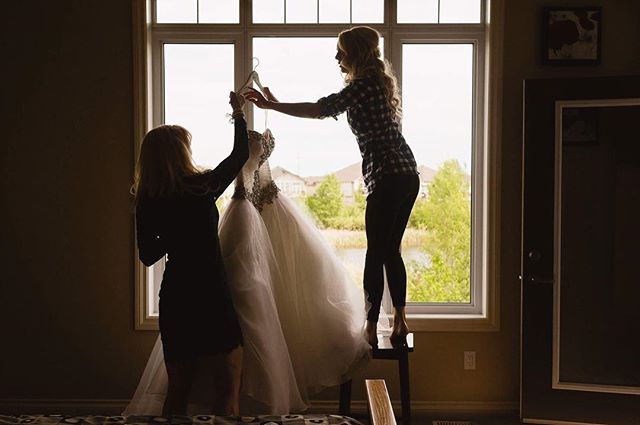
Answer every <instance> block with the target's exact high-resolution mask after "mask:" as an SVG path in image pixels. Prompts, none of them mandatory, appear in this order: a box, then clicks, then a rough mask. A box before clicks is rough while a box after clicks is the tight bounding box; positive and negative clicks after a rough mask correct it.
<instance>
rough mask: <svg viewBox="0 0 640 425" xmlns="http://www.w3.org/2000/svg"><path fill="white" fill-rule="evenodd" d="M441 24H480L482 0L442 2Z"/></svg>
mask: <svg viewBox="0 0 640 425" xmlns="http://www.w3.org/2000/svg"><path fill="white" fill-rule="evenodd" d="M440 23H454V24H455V23H480V0H440Z"/></svg>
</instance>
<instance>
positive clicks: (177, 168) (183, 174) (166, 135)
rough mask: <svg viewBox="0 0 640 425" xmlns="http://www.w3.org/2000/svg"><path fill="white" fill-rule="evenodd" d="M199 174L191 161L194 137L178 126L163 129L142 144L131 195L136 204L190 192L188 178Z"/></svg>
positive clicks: (158, 129) (145, 138)
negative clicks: (186, 191)
mask: <svg viewBox="0 0 640 425" xmlns="http://www.w3.org/2000/svg"><path fill="white" fill-rule="evenodd" d="M199 173H200V170H199V169H198V168H197V167H196V165H195V164H194V163H193V159H192V157H191V133H189V131H187V129H185V128H184V127H180V126H179V125H161V126H160V127H157V128H154V129H153V130H151V131H149V132H148V133H147V134H146V136H144V139H143V140H142V148H141V150H140V156H139V157H138V162H137V164H136V170H135V176H134V183H133V186H132V187H131V193H132V194H133V196H134V197H135V199H136V203H138V202H139V201H140V199H144V198H152V199H154V198H164V197H168V196H171V195H173V194H176V193H181V192H184V191H185V190H189V189H190V188H189V187H188V185H187V183H186V178H187V177H189V176H192V175H195V174H199Z"/></svg>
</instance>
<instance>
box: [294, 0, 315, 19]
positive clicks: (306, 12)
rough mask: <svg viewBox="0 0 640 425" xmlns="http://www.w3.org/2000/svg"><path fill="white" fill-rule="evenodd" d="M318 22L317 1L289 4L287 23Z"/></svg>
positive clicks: (296, 0) (298, 1)
mask: <svg viewBox="0 0 640 425" xmlns="http://www.w3.org/2000/svg"><path fill="white" fill-rule="evenodd" d="M309 22H312V23H314V24H315V23H316V22H318V2H317V0H294V1H288V2H287V23H288V24H297V23H309Z"/></svg>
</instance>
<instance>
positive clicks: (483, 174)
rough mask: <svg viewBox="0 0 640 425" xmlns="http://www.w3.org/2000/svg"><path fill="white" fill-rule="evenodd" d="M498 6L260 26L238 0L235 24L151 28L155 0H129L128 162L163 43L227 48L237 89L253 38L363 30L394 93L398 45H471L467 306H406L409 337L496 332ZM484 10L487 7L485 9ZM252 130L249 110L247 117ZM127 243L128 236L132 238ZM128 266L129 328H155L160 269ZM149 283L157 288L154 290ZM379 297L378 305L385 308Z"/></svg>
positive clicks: (389, 4) (153, 106) (154, 97)
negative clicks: (377, 19) (448, 13)
mask: <svg viewBox="0 0 640 425" xmlns="http://www.w3.org/2000/svg"><path fill="white" fill-rule="evenodd" d="M503 1H504V0H482V7H481V23H479V24H415V23H409V24H399V23H397V19H396V13H395V11H396V10H397V9H396V8H397V2H396V0H384V16H383V19H384V21H383V23H371V24H367V23H357V24H333V23H332V24H318V23H305V24H284V23H282V24H264V23H255V24H254V23H252V22H251V21H252V1H251V0H247V1H242V0H240V1H239V7H240V11H239V23H237V24H195V23H192V24H157V23H155V15H156V10H155V1H154V0H134V1H133V41H134V46H133V49H134V134H135V148H134V160H137V156H138V154H139V151H140V144H141V141H142V137H143V136H144V134H145V133H146V131H147V130H148V129H150V128H153V127H155V126H157V125H160V124H161V123H162V122H163V120H164V110H163V106H164V105H163V91H164V87H163V83H164V79H163V69H162V67H163V50H164V49H163V45H164V44H168V43H171V44H173V43H206V44H215V43H224V44H234V58H235V59H234V69H235V71H234V80H235V85H236V86H239V85H240V84H242V83H243V82H244V78H245V77H246V75H247V73H248V72H249V71H250V70H251V66H252V59H251V58H252V57H253V38H254V37H265V36H275V37H335V36H336V35H337V34H338V33H339V32H340V31H342V30H344V29H347V28H349V27H351V26H353V25H369V26H371V27H372V28H375V29H376V30H378V31H379V32H380V33H381V35H382V36H383V37H384V38H385V43H384V56H385V57H387V58H390V60H391V62H392V63H393V66H394V69H395V71H396V73H397V77H398V82H399V84H400V87H402V46H403V44H413V43H416V44H423V43H465V44H467V43H471V44H473V46H474V49H473V52H474V53H473V55H474V65H473V66H474V82H473V83H474V87H473V91H474V101H473V127H472V128H473V137H474V142H473V146H472V158H473V162H472V164H473V170H472V182H471V183H472V194H471V196H472V200H471V202H472V204H471V206H472V210H471V211H472V212H471V215H472V217H471V220H472V226H471V228H472V244H471V249H472V252H471V270H470V271H471V285H472V297H471V303H470V304H433V303H432V304H428V305H408V306H407V315H408V320H409V324H410V326H411V328H412V330H414V331H496V330H499V327H500V326H499V305H498V299H499V297H498V296H499V276H498V270H499V260H500V256H499V236H500V231H499V227H498V223H499V205H500V204H499V200H500V199H499V198H500V167H499V164H500V162H499V159H500V149H499V148H500V139H499V135H500V134H499V133H500V132H499V128H500V127H499V124H500V118H499V113H498V112H499V111H500V109H501V101H500V94H501V90H502V87H501V84H500V82H501V72H502V69H501V68H502V58H501V53H502V43H503V41H502V38H501V35H502V11H503V8H504V6H503ZM489 6H491V7H489ZM247 112H248V113H247V121H248V123H249V125H250V126H251V125H252V124H253V108H249V110H248V111H247ZM134 239H135V237H134ZM134 255H135V257H134V263H135V298H136V303H135V310H136V311H135V329H138V330H156V329H158V318H157V316H155V315H153V314H150V312H149V310H150V303H151V302H152V297H153V294H151V293H150V286H151V285H149V280H150V279H155V280H156V282H154V286H155V287H159V283H160V281H159V279H161V270H158V267H155V268H149V269H147V268H146V267H145V266H144V265H142V263H141V262H140V261H139V260H138V255H137V242H136V243H135V252H134ZM478 282H480V284H478ZM156 285H157V286H156ZM388 302H389V299H388V297H386V299H385V301H384V303H385V304H388Z"/></svg>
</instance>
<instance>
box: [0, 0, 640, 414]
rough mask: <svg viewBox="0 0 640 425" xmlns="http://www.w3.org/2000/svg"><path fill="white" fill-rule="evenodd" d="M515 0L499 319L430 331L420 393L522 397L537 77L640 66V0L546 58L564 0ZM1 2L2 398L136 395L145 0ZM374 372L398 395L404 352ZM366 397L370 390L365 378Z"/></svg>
mask: <svg viewBox="0 0 640 425" xmlns="http://www.w3.org/2000/svg"><path fill="white" fill-rule="evenodd" d="M505 3H506V6H505V17H506V19H505V38H504V58H505V59H504V70H503V77H504V78H503V98H502V102H503V111H504V112H503V115H502V145H501V152H502V161H501V169H502V188H501V226H502V231H501V235H502V236H501V241H500V243H501V267H500V280H501V282H500V286H501V297H500V310H501V328H500V331H498V332H482V333H449V332H441V333H433V332H432V333H418V334H416V338H415V346H416V350H415V352H414V353H413V354H412V355H411V360H410V363H411V380H412V381H411V392H412V399H413V400H416V401H429V402H434V401H476V402H483V401H487V402H488V401H492V402H516V401H517V400H518V391H519V388H518V385H519V353H518V351H519V303H520V298H519V297H520V291H519V281H518V278H517V277H518V272H519V261H520V260H519V255H520V254H519V251H520V239H519V234H520V232H519V228H520V210H519V209H520V176H521V167H520V160H521V118H522V80H523V78H534V77H536V78H537V77H570V76H575V77H580V76H593V75H616V74H630V73H640V27H638V26H637V25H636V17H637V16H640V3H639V2H637V1H635V0H608V1H606V2H604V1H603V0H600V1H594V2H592V3H591V4H603V9H604V12H603V19H604V22H603V53H602V55H603V56H602V64H601V65H599V66H595V67H591V66H580V67H553V66H543V65H541V64H540V54H539V52H538V50H539V36H540V8H541V7H542V5H545V4H551V2H548V1H547V2H542V1H529V0H520V1H505ZM605 3H606V4H605ZM554 4H555V3H554ZM563 4H565V5H571V4H573V5H582V3H581V2H578V1H568V0H565V1H563ZM3 9H4V10H3V14H4V16H5V19H4V20H3V25H2V27H1V29H0V31H2V37H0V46H2V51H3V52H4V55H5V56H4V57H5V60H4V61H3V65H4V66H3V67H2V71H3V75H5V79H4V81H3V83H4V87H3V94H2V104H3V108H2V110H3V114H2V115H3V119H4V122H5V123H6V124H5V126H4V128H5V134H4V137H3V143H2V144H1V146H2V147H1V149H2V156H1V158H0V161H1V163H0V165H1V167H0V173H2V178H1V180H0V185H1V188H0V189H1V190H0V196H2V208H0V218H1V219H2V220H1V221H2V223H3V225H2V226H0V232H1V233H0V239H1V240H2V245H1V246H2V255H0V267H1V268H2V270H3V271H4V275H3V277H2V279H1V281H0V329H1V332H0V344H1V348H0V399H126V398H127V397H129V396H130V395H131V394H132V393H133V391H134V389H135V386H136V383H137V380H138V378H139V375H140V373H141V372H142V369H143V368H144V365H145V362H146V359H147V356H148V354H149V352H150V351H151V348H152V345H153V342H154V340H155V337H156V335H157V334H156V332H150V331H135V330H134V329H133V313H134V273H133V255H132V253H133V247H134V231H133V230H134V228H133V216H132V214H131V205H130V198H129V195H128V188H129V184H130V182H131V178H132V171H133V145H134V141H133V124H132V117H133V110H132V74H133V69H132V35H131V3H130V1H129V0H110V1H108V2H107V1H101V0H65V1H57V2H51V1H46V0H38V1H31V2H11V3H10V4H9V5H6V6H4V8H3ZM467 350H474V351H476V352H477V370H475V371H464V370H463V367H462V366H463V351H467ZM362 376H366V377H381V378H385V379H387V383H388V385H389V387H390V391H391V393H392V396H393V395H396V394H398V393H397V391H398V385H397V371H396V369H395V365H394V364H393V363H392V362H388V361H376V362H373V363H372V364H371V365H370V366H369V367H368V368H367V370H366V371H364V372H363V373H362ZM336 395H337V393H336V391H326V392H324V393H322V394H321V395H320V396H319V397H320V398H324V399H333V400H335V399H336ZM353 398H354V399H356V400H357V399H360V400H362V399H364V391H363V385H362V384H361V383H356V384H355V385H354V395H353ZM394 398H395V397H394Z"/></svg>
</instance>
